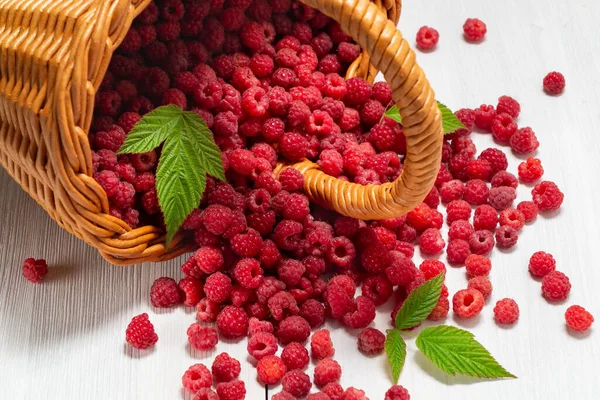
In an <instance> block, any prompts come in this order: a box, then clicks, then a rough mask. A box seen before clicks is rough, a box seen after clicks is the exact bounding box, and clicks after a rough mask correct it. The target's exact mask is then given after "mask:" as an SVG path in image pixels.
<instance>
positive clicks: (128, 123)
mask: <svg viewBox="0 0 600 400" xmlns="http://www.w3.org/2000/svg"><path fill="white" fill-rule="evenodd" d="M140 119H141V117H140V115H139V114H138V113H134V112H126V113H123V114H122V115H121V116H120V117H119V120H118V121H117V125H119V126H120V127H121V128H123V130H124V131H125V132H126V133H129V132H130V131H131V130H132V129H133V127H134V126H135V124H137V123H138V122H139V121H140Z"/></svg>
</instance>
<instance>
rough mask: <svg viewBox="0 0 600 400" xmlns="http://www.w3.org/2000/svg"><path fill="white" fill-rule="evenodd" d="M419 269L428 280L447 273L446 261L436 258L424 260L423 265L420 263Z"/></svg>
mask: <svg viewBox="0 0 600 400" xmlns="http://www.w3.org/2000/svg"><path fill="white" fill-rule="evenodd" d="M419 269H420V270H421V272H422V273H423V277H424V278H425V279H426V280H429V279H432V278H435V277H436V276H438V275H439V274H442V273H443V274H445V273H446V266H445V265H444V263H443V262H441V261H439V260H434V259H429V260H424V261H423V262H422V263H421V265H419Z"/></svg>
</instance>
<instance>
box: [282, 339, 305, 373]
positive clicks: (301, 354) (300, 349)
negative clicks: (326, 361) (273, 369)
mask: <svg viewBox="0 0 600 400" xmlns="http://www.w3.org/2000/svg"><path fill="white" fill-rule="evenodd" d="M281 359H282V360H283V363H284V364H285V366H286V367H287V369H288V370H290V371H291V370H294V369H304V368H306V366H308V363H309V361H310V360H309V356H308V350H307V349H306V347H304V346H303V345H301V344H300V343H297V342H292V343H290V344H288V345H287V346H285V347H284V348H283V350H282V352H281Z"/></svg>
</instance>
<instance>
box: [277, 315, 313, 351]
mask: <svg viewBox="0 0 600 400" xmlns="http://www.w3.org/2000/svg"><path fill="white" fill-rule="evenodd" d="M309 336H310V325H309V324H308V322H307V321H306V320H305V319H304V318H302V317H300V316H297V315H295V316H291V317H287V318H286V319H284V320H283V321H281V323H280V324H279V329H278V330H277V338H279V341H280V342H281V344H284V345H285V344H288V343H291V342H299V343H304V342H305V341H306V339H308V337H309Z"/></svg>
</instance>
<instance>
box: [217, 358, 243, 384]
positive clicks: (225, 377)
mask: <svg viewBox="0 0 600 400" xmlns="http://www.w3.org/2000/svg"><path fill="white" fill-rule="evenodd" d="M211 370H212V374H213V378H214V379H215V381H216V382H230V381H232V380H234V379H236V378H237V377H238V376H239V375H240V371H241V366H240V362H239V361H238V360H236V359H235V358H233V357H231V356H230V355H229V354H227V353H221V354H219V355H218V356H216V357H215V360H214V361H213V364H212V368H211Z"/></svg>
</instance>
